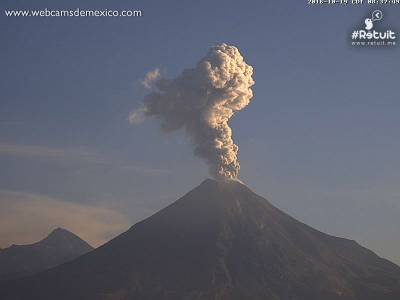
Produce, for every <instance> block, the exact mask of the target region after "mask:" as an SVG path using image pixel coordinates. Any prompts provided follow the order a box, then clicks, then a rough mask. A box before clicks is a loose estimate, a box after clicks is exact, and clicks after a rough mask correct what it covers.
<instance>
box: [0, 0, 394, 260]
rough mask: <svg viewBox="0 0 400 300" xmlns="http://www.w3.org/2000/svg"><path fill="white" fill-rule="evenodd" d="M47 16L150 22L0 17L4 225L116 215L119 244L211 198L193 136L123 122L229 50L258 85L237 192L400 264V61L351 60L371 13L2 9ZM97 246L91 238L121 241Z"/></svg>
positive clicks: (166, 6) (238, 127)
mask: <svg viewBox="0 0 400 300" xmlns="http://www.w3.org/2000/svg"><path fill="white" fill-rule="evenodd" d="M44 7H48V8H52V9H62V8H73V9H74V8H76V7H80V8H88V9H96V8H98V9H102V8H111V9H141V10H143V16H142V17H140V18H10V17H8V18H7V17H5V16H4V14H3V12H2V15H1V17H0V41H1V46H2V47H1V48H2V55H1V56H0V68H1V70H2V71H1V73H0V88H1V96H0V164H1V168H0V190H1V191H2V192H1V193H0V207H3V208H4V207H7V208H8V211H9V213H8V215H7V217H8V218H13V219H15V218H16V217H17V216H19V215H17V213H16V215H15V216H14V215H13V211H16V210H12V209H10V206H12V205H13V204H12V203H16V202H17V201H18V200H14V199H17V198H18V197H20V198H21V197H22V198H23V199H21V200H20V201H21V203H24V205H25V206H29V205H30V204H29V203H30V202H29V201H31V200H30V199H32V197H35V199H37V198H38V197H39V198H40V197H43V198H45V199H47V200H49V199H52V201H56V202H57V201H59V202H62V203H64V204H65V203H72V204H73V205H76V206H77V207H79V205H80V206H82V207H83V208H82V209H85V210H89V209H90V208H93V209H94V210H95V209H98V208H99V207H101V208H105V209H107V210H110V211H112V216H109V217H106V218H105V219H106V220H108V221H110V220H111V221H112V222H114V223H118V224H116V227H115V228H117V229H116V230H122V228H125V227H126V228H127V226H129V224H133V223H135V222H137V221H139V220H141V219H143V218H145V217H146V216H148V215H150V214H152V213H154V212H155V211H157V210H158V209H161V208H162V207H164V206H165V205H167V204H168V203H171V202H172V201H173V200H176V199H177V198H178V197H179V196H181V195H182V194H184V193H186V192H187V191H188V190H189V189H191V188H193V187H194V186H196V185H197V184H199V183H200V182H201V181H202V180H203V179H204V178H206V177H207V176H208V174H207V168H206V166H205V165H204V163H203V162H202V161H201V160H199V159H198V158H196V157H194V156H193V155H192V147H191V145H190V143H189V141H188V140H187V138H185V136H184V135H183V134H181V133H176V134H171V135H163V134H162V133H161V132H160V130H159V128H158V127H159V126H158V124H157V123H156V122H152V121H147V122H145V123H143V124H141V125H140V126H132V125H131V124H129V122H128V121H127V118H128V114H129V112H131V111H132V110H133V109H135V108H137V107H138V106H139V105H140V102H141V100H142V99H143V96H144V95H145V94H146V92H147V91H146V90H145V89H144V88H143V86H141V84H140V81H141V80H142V79H143V77H144V76H145V74H146V73H147V72H148V71H150V70H153V69H155V68H159V69H160V70H161V71H162V72H163V74H165V75H166V76H170V77H173V76H175V75H177V74H179V72H180V71H181V70H183V69H184V68H188V67H192V66H194V65H195V63H196V62H197V61H198V60H199V59H200V58H201V57H203V56H204V55H205V53H206V52H207V50H208V48H209V47H210V46H213V45H215V44H218V43H222V42H225V43H228V44H233V45H235V46H237V47H238V48H239V49H240V51H241V53H242V55H243V56H244V57H245V59H246V61H247V63H249V64H250V65H252V66H253V67H254V72H255V73H254V79H255V81H256V84H255V86H254V99H253V101H252V103H251V104H250V105H249V106H248V107H247V108H246V109H245V110H244V111H241V112H240V113H239V114H237V115H236V116H235V117H234V119H233V121H232V123H231V125H232V128H233V130H234V139H235V142H236V143H237V144H238V145H239V149H240V150H239V151H240V152H239V159H240V162H241V167H242V169H241V179H242V180H243V181H244V182H245V183H247V184H248V185H249V186H250V187H251V188H252V189H253V190H254V191H255V192H257V193H258V194H260V195H262V196H265V197H267V198H268V199H269V200H270V201H271V202H272V203H273V204H275V205H276V206H278V207H280V208H282V209H283V210H285V211H286V212H288V213H290V214H292V215H293V216H295V217H297V218H298V219H300V220H301V221H303V222H305V223H307V224H309V225H312V226H314V227H316V228H318V229H320V230H322V231H325V232H327V233H330V234H334V235H340V236H344V237H348V238H351V239H355V240H357V241H358V242H360V243H361V244H362V245H365V246H367V247H369V248H371V249H372V250H374V251H376V252H377V253H378V254H380V255H382V256H385V257H388V258H391V259H392V260H394V261H395V262H397V263H400V256H399V253H400V234H399V227H400V199H399V196H400V188H399V184H398V182H399V179H400V159H399V155H398V153H400V139H399V133H398V128H399V126H400V119H399V117H398V115H399V112H400V103H399V69H400V60H399V57H400V56H399V47H396V48H394V49H354V48H352V47H351V46H350V45H349V34H350V32H351V31H352V30H353V29H360V28H361V26H362V25H363V20H364V18H366V17H367V16H368V15H369V14H370V13H371V11H372V10H373V8H374V7H371V6H368V5H363V6H358V7H350V6H348V7H326V6H325V7H308V6H307V4H306V2H305V1H281V2H268V3H267V2H266V1H246V2H245V1H197V2H188V1H168V2H167V1H125V0H124V1H113V2H110V1H102V0H101V1H83V2H82V1H58V2H57V3H55V2H54V1H43V0H40V1H35V3H34V4H33V3H31V1H15V0H14V1H9V0H5V1H2V3H1V9H2V10H4V9H19V8H20V9H21V8H29V9H30V8H34V9H40V8H44ZM383 11H384V15H385V16H384V20H383V22H384V26H386V27H390V28H392V29H394V30H396V29H400V23H399V17H400V8H398V7H395V6H393V7H387V8H383ZM10 193H11V195H13V197H12V199H13V201H11V202H10ZM21 195H22V196H21ZM10 203H11V204H10ZM46 203H47V202H44V204H43V205H44V206H45V205H47V204H46ZM68 205H69V204H68ZM77 209H78V208H77ZM3 211H4V209H3ZM115 214H117V215H118V217H115ZM85 218H86V215H85ZM111 221H110V222H111ZM55 222H56V221H54V220H51V221H50V220H49V221H48V226H50V225H51V226H53V224H52V223H55ZM87 222H90V221H89V220H88V221H87ZM104 222H106V221H104ZM50 223H51V224H50ZM114 223H113V224H114ZM56 225H58V224H54V226H56ZM15 226H17V225H15ZM65 226H68V222H67V223H66V225H65ZM93 226H94V225H93ZM94 227H96V226H94ZM94 227H93V228H94ZM96 228H98V227H96ZM102 228H103V227H102ZM47 229H48V228H47V227H46V226H45V225H43V226H42V227H40V229H37V233H36V234H37V235H39V234H44V231H45V230H47ZM8 230H11V231H12V230H13V229H12V228H9V229H8ZM32 230H34V229H32ZM20 231H21V230H20V229H18V230H15V232H20ZM100 231H101V230H100V229H99V230H97V231H94V232H89V233H84V234H83V235H85V234H86V236H87V237H89V236H90V235H96V236H98V235H102V238H99V240H103V239H104V238H105V236H107V234H108V235H109V236H110V237H111V236H112V235H113V234H115V233H114V232H109V233H107V234H106V235H105V234H104V233H103V232H100ZM77 233H78V234H79V232H77ZM11 236H12V235H11ZM84 237H85V236H84ZM2 238H3V240H2ZM10 238H12V237H9V235H8V237H7V239H8V241H9V239H10ZM90 238H92V240H96V238H93V236H90ZM15 239H20V241H21V242H24V241H25V240H23V239H22V237H21V236H18V235H17V234H16V235H15ZM1 241H2V243H3V245H0V247H1V246H5V245H6V244H7V243H6V237H5V235H4V234H3V235H2V234H1V233H0V242H1Z"/></svg>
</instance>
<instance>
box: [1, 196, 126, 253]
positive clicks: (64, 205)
mask: <svg viewBox="0 0 400 300" xmlns="http://www.w3.org/2000/svg"><path fill="white" fill-rule="evenodd" d="M129 226H130V223H129V221H128V219H127V217H126V216H124V215H123V214H121V213H120V212H118V211H115V210H112V209H109V208H105V207H98V206H90V205H85V204H79V203H71V202H67V201H63V200H60V199H55V198H51V197H47V196H43V195H37V194H32V193H26V192H20V191H9V190H0V247H1V248H4V247H7V246H9V245H11V244H29V243H33V242H36V241H38V240H40V239H42V238H43V237H45V236H46V235H47V234H48V233H49V232H50V231H51V230H53V229H54V228H57V227H63V228H66V229H68V230H70V231H72V232H74V233H75V234H77V235H78V236H80V237H81V238H83V239H84V240H86V241H87V242H88V243H90V244H91V245H93V246H95V247H96V246H99V245H101V244H103V243H105V242H107V241H108V240H110V239H111V238H113V237H114V236H116V235H117V234H119V233H121V232H123V231H125V230H127V229H128V228H129Z"/></svg>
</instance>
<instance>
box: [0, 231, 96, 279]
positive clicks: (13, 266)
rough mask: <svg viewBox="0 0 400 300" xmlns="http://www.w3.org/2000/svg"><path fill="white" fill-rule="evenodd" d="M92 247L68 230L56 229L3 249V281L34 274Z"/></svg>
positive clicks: (0, 254)
mask: <svg viewBox="0 0 400 300" xmlns="http://www.w3.org/2000/svg"><path fill="white" fill-rule="evenodd" d="M91 250H93V247H92V246H90V245H89V244H88V243H86V242H85V241H83V240H82V239H81V238H79V237H78V236H76V235H75V234H73V233H72V232H69V231H68V230H65V229H62V228H57V229H55V230H53V231H52V232H51V233H50V234H49V235H48V236H47V237H46V238H44V239H43V240H41V241H39V242H37V243H34V244H31V245H12V246H10V247H8V248H6V249H3V250H1V251H0V280H1V279H11V278H17V277H22V276H27V275H31V274H34V273H37V272H40V271H43V270H46V269H49V268H52V267H55V266H57V265H60V264H62V263H65V262H67V261H71V260H73V259H75V258H77V257H78V256H81V255H83V254H85V253H87V252H89V251H91Z"/></svg>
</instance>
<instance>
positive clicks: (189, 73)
mask: <svg viewBox="0 0 400 300" xmlns="http://www.w3.org/2000/svg"><path fill="white" fill-rule="evenodd" d="M252 74H253V68H252V67H251V66H249V65H248V64H246V62H245V61H244V59H243V57H242V55H241V54H240V53H239V50H238V49H237V48H236V47H234V46H230V45H226V44H221V45H218V46H215V47H212V48H211V49H210V50H209V51H208V53H207V55H206V56H205V57H204V58H203V59H201V60H200V61H199V62H198V63H197V65H196V67H195V68H193V69H186V70H184V71H183V72H182V73H181V74H180V75H179V76H178V77H177V78H175V79H166V78H162V77H161V76H159V72H158V70H157V72H150V73H148V75H147V76H146V79H145V81H144V82H146V84H147V85H148V86H151V87H152V89H153V91H152V92H151V93H150V94H148V95H147V96H146V97H145V98H144V100H143V107H141V108H139V109H138V110H136V111H134V112H132V113H131V115H130V116H129V120H130V121H131V122H132V123H137V121H138V120H139V121H141V120H142V119H143V118H146V117H155V118H158V119H159V120H160V121H161V127H162V129H163V130H164V131H165V132H171V131H175V130H178V129H184V130H185V132H186V133H187V134H188V135H189V136H190V138H191V140H192V142H193V145H194V153H195V155H197V156H199V157H201V158H204V159H205V160H206V162H207V164H208V165H209V169H210V173H211V175H212V176H213V177H215V178H229V179H237V178H238V175H239V170H240V164H239V161H238V150H239V148H238V146H237V145H235V144H234V142H233V139H232V129H231V128H230V127H229V120H230V119H231V118H232V117H233V116H234V114H235V113H236V112H238V111H240V110H242V109H243V108H245V107H246V106H247V105H248V104H249V103H250V100H251V98H252V97H253V92H252V90H251V87H252V86H253V85H254V80H253V78H252ZM151 81H152V82H151Z"/></svg>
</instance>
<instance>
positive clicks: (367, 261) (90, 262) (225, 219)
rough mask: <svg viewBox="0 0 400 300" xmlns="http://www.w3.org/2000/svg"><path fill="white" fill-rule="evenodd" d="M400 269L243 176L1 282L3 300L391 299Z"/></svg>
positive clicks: (207, 186) (201, 189)
mask: <svg viewBox="0 0 400 300" xmlns="http://www.w3.org/2000/svg"><path fill="white" fill-rule="evenodd" d="M399 291H400V268H399V267H398V266H396V265H395V264H393V263H391V262H389V261H387V260H385V259H382V258H380V257H378V256H377V255H376V254H374V253H373V252H371V251H370V250H368V249H366V248H364V247H362V246H360V245H358V244H357V243H356V242H354V241H351V240H347V239H342V238H337V237H333V236H329V235H326V234H324V233H321V232H319V231H317V230H315V229H313V228H311V227H309V226H307V225H305V224H303V223H301V222H299V221H297V220H295V219H293V218H292V217H290V216H288V215H287V214H285V213H283V212H282V211H280V210H278V209H277V208H275V207H274V206H272V205H271V204H270V203H269V202H268V201H267V200H265V199H264V198H262V197H260V196H258V195H256V194H255V193H253V192H252V191H251V190H250V189H249V188H247V187H246V186H245V185H243V184H241V183H239V182H236V181H229V182H217V181H214V180H209V179H208V180H206V181H204V182H203V183H202V184H201V185H200V186H198V187H197V188H195V189H194V190H192V191H190V192H189V193H188V194H186V195H185V196H183V197H182V198H180V199H179V200H177V201H176V202H174V203H173V204H171V205H170V206H168V207H167V208H165V209H163V210H161V211H159V212H158V213H156V214H154V215H153V216H151V217H149V218H148V219H146V220H144V221H142V222H140V223H137V224H136V225H134V226H133V227H131V228H130V229H129V230H128V231H126V232H125V233H123V234H121V235H120V236H118V237H117V238H115V239H113V240H112V241H110V242H108V243H107V244H105V245H103V246H102V247H100V248H98V249H96V250H94V251H92V252H91V253H88V254H87V255H85V256H83V257H80V258H78V259H76V260H74V261H72V262H70V263H67V264H64V265H61V266H59V267H57V268H54V269H51V270H48V271H46V272H43V273H41V274H38V275H36V276H32V277H30V278H25V279H21V280H15V281H8V282H3V283H2V284H0V299H1V300H22V299H31V300H39V299H40V300H50V299H58V300H64V299H65V300H67V299H68V300H69V299H75V300H100V299H103V300H117V299H118V300H128V299H141V300H147V299H148V300H150V299H151V300H153V299H161V300H162V299H171V300H172V299H174V300H175V299H189V300H191V299H202V300H203V299H204V300H209V299H222V300H243V299H255V300H256V299H274V300H275V299H277V300H278V299H282V300H321V299H324V300H355V299H357V300H394V299H397V300H398V299H400V298H399V295H400V294H399Z"/></svg>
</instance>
